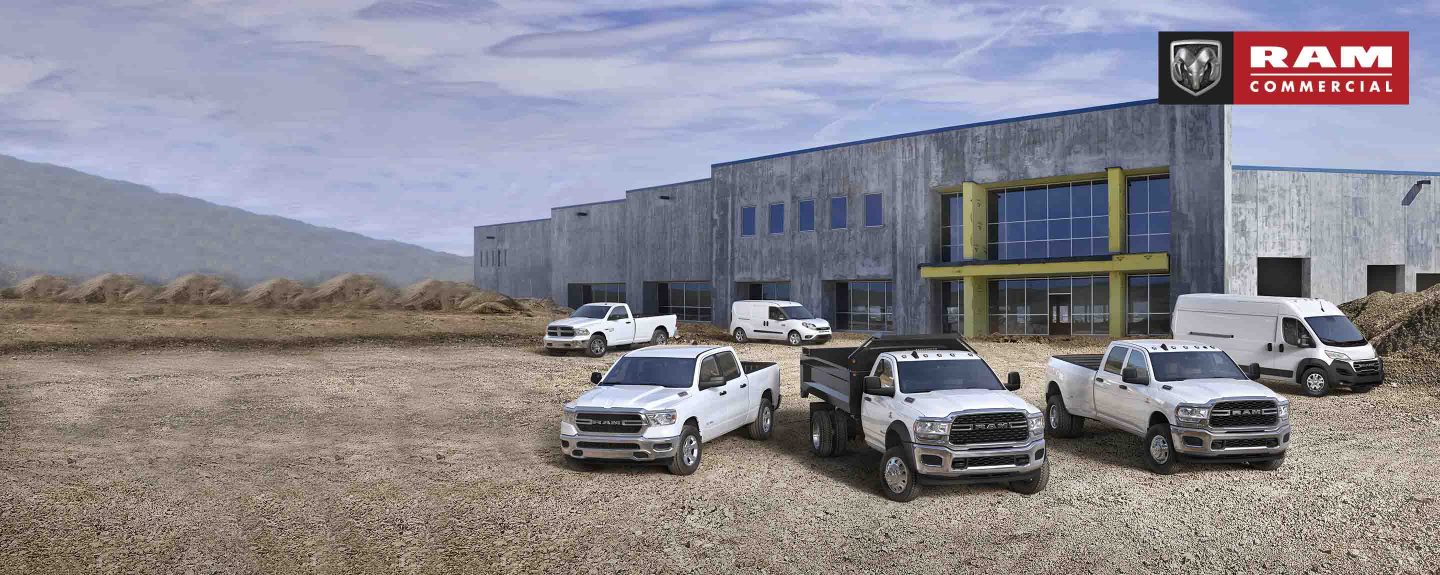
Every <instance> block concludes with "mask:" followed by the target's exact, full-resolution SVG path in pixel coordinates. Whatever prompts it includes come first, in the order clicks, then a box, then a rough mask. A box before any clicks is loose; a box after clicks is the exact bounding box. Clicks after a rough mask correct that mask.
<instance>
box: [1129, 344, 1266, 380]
mask: <svg viewBox="0 0 1440 575" xmlns="http://www.w3.org/2000/svg"><path fill="white" fill-rule="evenodd" d="M1150 365H1151V368H1152V369H1153V370H1154V374H1155V379H1156V380H1157V381H1185V380H1187V379H1250V378H1248V377H1245V373H1244V372H1241V371H1240V368H1239V367H1238V366H1236V365H1235V362H1234V360H1231V359H1230V356H1228V355H1225V352H1223V351H1172V352H1166V353H1152V354H1150Z"/></svg>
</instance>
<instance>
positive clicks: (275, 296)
mask: <svg viewBox="0 0 1440 575" xmlns="http://www.w3.org/2000/svg"><path fill="white" fill-rule="evenodd" d="M304 296H305V284H302V283H300V282H297V281H295V280H292V279H289V278H274V279H268V280H265V281H263V282H260V283H258V284H255V285H253V286H250V289H247V290H245V293H243V294H241V295H240V297H239V298H238V299H236V300H234V301H235V303H238V304H240V305H249V306H255V307H291V306H294V305H295V303H296V301H297V300H299V299H300V298H301V297H304Z"/></svg>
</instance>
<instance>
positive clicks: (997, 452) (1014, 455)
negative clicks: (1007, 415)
mask: <svg viewBox="0 0 1440 575" xmlns="http://www.w3.org/2000/svg"><path fill="white" fill-rule="evenodd" d="M911 449H912V453H911V455H912V456H913V457H914V462H915V470H916V471H917V472H918V473H919V474H920V475H922V476H925V477H930V478H939V479H944V480H959V481H965V482H976V483H979V482H985V481H1010V480H1013V479H1015V476H1017V475H1025V474H1029V473H1032V472H1035V471H1039V470H1040V467H1041V466H1043V465H1044V464H1045V458H1046V457H1047V454H1046V451H1045V440H1044V439H1043V438H1041V439H1036V440H1034V441H1031V442H1030V443H1027V444H1025V445H1019V446H1009V447H988V448H973V449H962V448H956V447H949V446H944V445H930V444H924V443H912V444H911Z"/></svg>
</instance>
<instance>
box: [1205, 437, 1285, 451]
mask: <svg viewBox="0 0 1440 575" xmlns="http://www.w3.org/2000/svg"><path fill="white" fill-rule="evenodd" d="M1279 445H1280V440H1279V439H1275V438H1274V437H1248V438H1245V439H1216V440H1214V441H1211V442H1210V448H1211V449H1241V448H1245V447H1277V446H1279Z"/></svg>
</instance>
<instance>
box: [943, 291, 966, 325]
mask: <svg viewBox="0 0 1440 575" xmlns="http://www.w3.org/2000/svg"><path fill="white" fill-rule="evenodd" d="M940 313H941V315H942V316H943V317H944V320H945V325H943V326H941V330H942V331H944V332H945V333H963V332H964V331H965V282H963V281H959V280H956V281H947V282H940Z"/></svg>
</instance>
